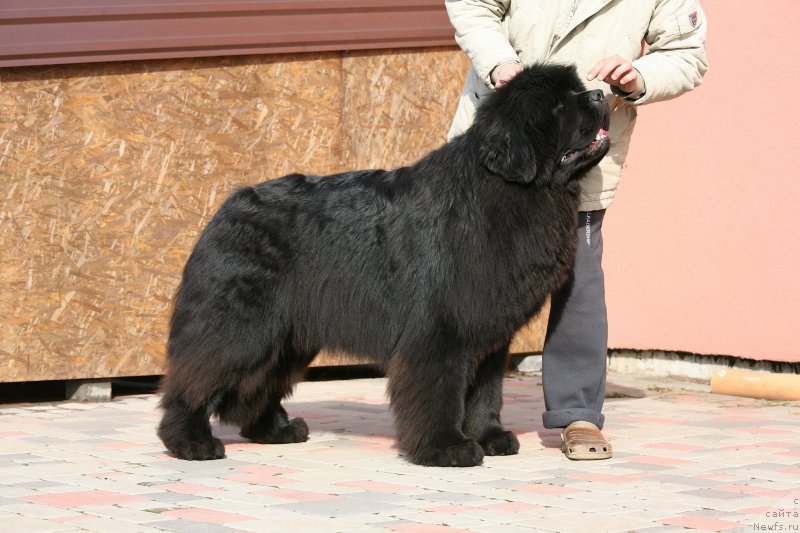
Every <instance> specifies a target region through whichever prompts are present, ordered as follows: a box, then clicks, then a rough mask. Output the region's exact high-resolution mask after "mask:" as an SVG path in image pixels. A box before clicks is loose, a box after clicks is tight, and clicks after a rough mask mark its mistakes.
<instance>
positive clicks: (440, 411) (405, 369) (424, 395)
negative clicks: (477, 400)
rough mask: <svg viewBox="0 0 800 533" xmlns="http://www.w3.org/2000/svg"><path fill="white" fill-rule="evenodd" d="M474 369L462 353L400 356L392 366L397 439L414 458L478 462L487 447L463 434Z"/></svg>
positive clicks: (418, 460)
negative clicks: (468, 385) (468, 388)
mask: <svg viewBox="0 0 800 533" xmlns="http://www.w3.org/2000/svg"><path fill="white" fill-rule="evenodd" d="M469 375H470V369H469V360H468V358H466V357H465V356H464V354H463V353H458V352H448V353H436V354H428V355H427V356H426V357H425V356H412V357H403V356H402V355H398V356H396V357H395V358H394V359H393V360H392V362H391V364H390V366H389V372H388V377H389V395H390V397H391V402H392V410H393V411H394V415H395V425H396V428H397V440H398V444H399V446H400V448H401V449H403V450H404V451H406V452H407V453H408V455H409V458H410V460H411V461H412V462H414V463H416V464H420V465H425V466H476V465H479V464H481V463H482V462H483V456H484V453H483V449H482V448H481V445H480V444H478V442H477V441H476V440H475V439H472V438H469V437H467V436H466V435H464V432H463V430H462V426H463V423H464V415H465V409H464V397H465V395H466V391H467V381H468V376H469Z"/></svg>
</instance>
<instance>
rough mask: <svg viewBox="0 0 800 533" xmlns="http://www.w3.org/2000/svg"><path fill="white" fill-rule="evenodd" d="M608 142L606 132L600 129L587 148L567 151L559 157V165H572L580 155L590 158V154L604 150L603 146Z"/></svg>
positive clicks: (602, 128)
mask: <svg viewBox="0 0 800 533" xmlns="http://www.w3.org/2000/svg"><path fill="white" fill-rule="evenodd" d="M610 142H611V140H610V139H609V138H608V131H607V130H606V129H605V128H604V127H600V130H598V132H597V135H596V136H595V138H594V140H593V141H592V142H591V143H589V145H588V146H586V147H585V148H583V149H582V150H567V151H566V152H565V153H564V155H563V156H561V164H562V165H566V164H569V163H572V162H573V161H575V160H576V159H577V158H578V157H579V156H581V155H583V156H591V155H592V154H595V153H597V152H598V151H599V150H602V149H603V148H605V146H606V145H607V144H608V143H610Z"/></svg>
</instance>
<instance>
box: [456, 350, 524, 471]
mask: <svg viewBox="0 0 800 533" xmlns="http://www.w3.org/2000/svg"><path fill="white" fill-rule="evenodd" d="M507 358H508V346H507V345H506V346H505V347H503V348H502V349H500V350H497V351H495V352H493V353H491V354H490V355H489V356H488V357H487V358H486V359H484V360H483V361H482V362H481V364H480V366H478V369H477V370H476V372H475V378H474V380H473V382H472V385H471V386H470V388H469V391H468V393H467V397H466V413H465V417H464V434H465V435H467V436H468V437H470V438H473V439H475V440H477V441H478V442H479V443H480V445H481V447H482V448H483V451H484V453H485V454H486V455H514V454H516V453H518V452H519V440H518V439H517V437H516V435H514V434H513V433H512V432H510V431H506V430H505V429H503V426H502V424H501V423H500V409H501V408H502V407H503V376H504V374H505V369H506V360H507Z"/></svg>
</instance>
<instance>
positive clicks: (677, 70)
mask: <svg viewBox="0 0 800 533" xmlns="http://www.w3.org/2000/svg"><path fill="white" fill-rule="evenodd" d="M445 4H446V7H447V12H448V14H449V16H450V21H451V23H452V24H453V27H454V28H455V30H456V41H457V42H458V44H459V46H461V48H462V49H463V50H464V51H465V52H466V54H467V55H468V56H469V58H470V60H471V61H472V69H470V72H469V73H468V74H467V78H466V81H465V85H464V91H463V93H462V94H461V98H460V100H459V105H458V109H457V111H456V115H455V118H454V120H453V125H452V127H451V129H450V134H449V136H450V137H451V138H452V137H454V136H456V135H458V134H460V133H462V132H463V131H465V130H466V129H467V128H468V127H469V125H470V124H471V123H472V118H473V115H474V113H475V108H476V107H477V105H478V104H479V102H480V99H481V98H482V97H484V96H485V95H486V94H488V93H489V92H490V91H491V90H492V80H491V74H492V71H493V70H494V69H495V68H496V67H497V66H498V65H501V64H503V63H507V62H510V61H519V62H521V63H522V64H523V65H525V64H533V63H544V62H554V63H567V64H571V63H575V64H576V65H577V68H578V73H579V75H581V76H582V77H583V78H584V81H585V83H586V85H587V87H588V88H590V89H602V90H603V91H604V92H605V93H606V96H607V97H608V101H609V105H610V107H611V110H612V115H611V129H610V132H609V134H610V137H611V141H612V145H611V150H610V152H609V153H608V155H607V156H606V157H605V159H603V161H602V162H601V163H600V165H598V166H597V167H595V168H594V169H592V171H591V172H590V174H589V175H588V176H587V177H586V179H584V180H583V182H582V194H581V210H583V211H591V210H595V209H605V208H606V207H608V206H609V205H611V203H612V202H613V200H614V193H615V190H616V188H617V184H618V183H619V179H620V174H621V172H622V167H623V164H624V163H625V157H626V155H627V153H628V147H629V145H630V140H631V134H632V133H633V127H634V124H635V122H636V108H635V106H638V105H642V104H648V103H651V102H658V101H661V100H668V99H670V98H674V97H676V96H678V95H680V94H682V93H684V92H686V91H689V90H691V89H692V88H694V87H696V86H697V85H699V84H700V83H701V82H702V79H703V75H704V74H705V72H706V69H707V68H708V64H707V59H706V52H705V42H706V19H705V15H704V13H703V10H702V8H701V7H700V5H699V3H698V2H697V1H696V0H582V1H580V2H579V3H577V9H576V11H575V12H574V14H573V13H572V7H573V5H574V4H573V0H496V1H480V0H445ZM645 50H647V53H646V55H643V52H644V51H645ZM612 55H619V56H621V57H623V58H625V59H627V60H629V61H631V62H632V64H633V66H634V67H635V68H636V70H637V71H638V72H639V74H640V75H641V78H642V80H643V81H644V84H645V92H644V94H639V95H637V94H634V95H624V94H623V93H621V92H620V91H618V90H616V89H614V90H613V91H612V89H611V87H610V86H609V85H607V84H605V83H602V82H599V81H597V80H595V81H592V82H588V81H586V80H585V76H586V74H587V73H588V72H589V70H590V69H591V68H592V67H594V66H595V64H596V63H597V62H598V61H599V60H601V59H603V58H606V57H609V56H612Z"/></svg>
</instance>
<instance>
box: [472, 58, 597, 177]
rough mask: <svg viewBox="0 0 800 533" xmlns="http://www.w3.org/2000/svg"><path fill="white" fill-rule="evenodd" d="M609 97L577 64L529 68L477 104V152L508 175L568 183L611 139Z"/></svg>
mask: <svg viewBox="0 0 800 533" xmlns="http://www.w3.org/2000/svg"><path fill="white" fill-rule="evenodd" d="M608 128H609V110H608V103H607V101H606V98H605V96H604V95H603V93H602V91H599V90H595V91H587V90H586V87H585V86H584V85H583V83H582V82H581V80H580V78H579V77H578V74H577V72H576V70H575V67H573V66H564V65H535V66H531V67H527V68H525V69H524V70H523V71H522V72H521V73H520V74H518V75H517V76H516V77H515V78H514V79H513V80H511V81H510V82H509V83H508V84H507V85H505V86H503V87H501V88H499V89H497V90H496V91H495V92H494V93H493V94H491V95H490V96H489V97H488V98H487V99H486V101H485V102H483V103H482V105H481V106H480V107H479V109H478V111H477V113H476V115H475V122H474V123H473V125H472V127H471V128H470V132H471V133H472V135H475V136H477V141H478V145H477V146H478V149H477V151H478V157H479V158H480V160H481V162H482V164H483V165H484V166H485V167H486V168H487V169H488V170H489V171H490V172H492V173H494V174H497V175H499V176H501V177H503V178H504V179H505V180H507V181H511V182H517V183H522V184H528V183H533V184H536V185H539V186H544V185H549V184H557V185H559V184H566V183H567V182H569V181H571V180H573V179H577V178H580V177H582V176H583V175H584V173H585V171H587V170H588V169H590V168H591V167H592V166H594V165H596V164H597V163H599V162H600V160H601V159H602V158H603V156H605V155H606V153H607V152H608V150H609V148H610V146H611V142H610V140H609V138H608V135H607V130H608Z"/></svg>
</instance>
